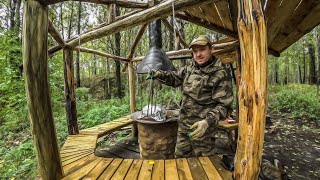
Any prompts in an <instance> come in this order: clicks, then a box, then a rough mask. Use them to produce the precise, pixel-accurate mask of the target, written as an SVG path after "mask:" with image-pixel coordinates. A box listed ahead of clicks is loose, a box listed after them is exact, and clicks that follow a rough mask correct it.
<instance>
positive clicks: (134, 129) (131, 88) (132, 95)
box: [128, 61, 138, 139]
mask: <svg viewBox="0 0 320 180" xmlns="http://www.w3.org/2000/svg"><path fill="white" fill-rule="evenodd" d="M128 74H129V93H130V113H134V112H136V96H135V88H134V71H133V62H132V61H130V62H129V73H128ZM131 135H132V138H133V139H135V138H137V137H138V128H137V124H135V123H134V124H132V134H131Z"/></svg>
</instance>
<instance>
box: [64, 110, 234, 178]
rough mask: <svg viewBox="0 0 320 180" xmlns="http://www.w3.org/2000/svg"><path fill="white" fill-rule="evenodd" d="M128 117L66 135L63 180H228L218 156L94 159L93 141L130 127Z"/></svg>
mask: <svg viewBox="0 0 320 180" xmlns="http://www.w3.org/2000/svg"><path fill="white" fill-rule="evenodd" d="M132 123H133V122H132V121H131V120H130V119H129V116H125V117H123V118H119V119H117V120H114V121H111V122H108V123H105V124H101V125H98V126H95V127H92V128H88V129H84V130H81V131H80V134H78V135H69V136H68V138H67V141H66V142H65V144H64V145H63V147H62V148H61V151H60V156H61V162H62V166H63V171H64V178H63V179H72V180H74V179H130V180H131V179H143V180H144V179H168V180H172V179H232V172H231V171H228V170H226V169H225V168H224V167H223V166H222V165H221V157H220V156H218V155H215V156H210V157H195V158H180V159H168V160H143V159H123V158H103V157H97V156H96V155H95V154H94V152H95V149H96V144H97V140H98V138H99V137H101V136H104V135H106V134H108V133H110V132H112V131H115V130H116V129H119V128H121V127H124V126H127V125H129V124H132Z"/></svg>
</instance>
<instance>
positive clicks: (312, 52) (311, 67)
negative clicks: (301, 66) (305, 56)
mask: <svg viewBox="0 0 320 180" xmlns="http://www.w3.org/2000/svg"><path fill="white" fill-rule="evenodd" d="M308 52H309V56H310V64H309V79H310V80H309V83H310V84H311V85H313V84H317V76H316V58H315V50H314V46H313V44H311V43H310V44H309V45H308Z"/></svg>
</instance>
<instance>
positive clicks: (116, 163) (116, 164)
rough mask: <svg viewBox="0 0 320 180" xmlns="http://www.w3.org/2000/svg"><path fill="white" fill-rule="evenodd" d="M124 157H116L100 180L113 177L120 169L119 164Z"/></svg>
mask: <svg viewBox="0 0 320 180" xmlns="http://www.w3.org/2000/svg"><path fill="white" fill-rule="evenodd" d="M122 160H123V159H120V158H115V159H114V160H113V161H112V162H111V163H110V165H109V166H108V167H107V169H105V170H104V171H103V173H102V174H101V176H100V177H99V179H98V180H104V179H111V177H112V176H113V174H114V172H116V170H117V169H118V167H119V165H120V164H121V162H122Z"/></svg>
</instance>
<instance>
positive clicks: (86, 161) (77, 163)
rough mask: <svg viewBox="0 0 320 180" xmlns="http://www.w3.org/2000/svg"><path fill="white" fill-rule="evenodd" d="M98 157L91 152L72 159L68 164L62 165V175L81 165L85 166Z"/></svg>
mask: <svg viewBox="0 0 320 180" xmlns="http://www.w3.org/2000/svg"><path fill="white" fill-rule="evenodd" d="M97 158H98V157H96V156H94V154H91V155H89V156H85V157H83V158H81V159H79V160H77V161H74V162H72V163H70V164H68V165H65V166H63V171H64V175H65V176H66V175H68V174H71V173H72V172H74V171H76V170H78V169H80V168H81V167H82V166H85V165H87V164H89V163H91V162H92V161H94V160H96V159H97Z"/></svg>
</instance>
